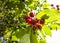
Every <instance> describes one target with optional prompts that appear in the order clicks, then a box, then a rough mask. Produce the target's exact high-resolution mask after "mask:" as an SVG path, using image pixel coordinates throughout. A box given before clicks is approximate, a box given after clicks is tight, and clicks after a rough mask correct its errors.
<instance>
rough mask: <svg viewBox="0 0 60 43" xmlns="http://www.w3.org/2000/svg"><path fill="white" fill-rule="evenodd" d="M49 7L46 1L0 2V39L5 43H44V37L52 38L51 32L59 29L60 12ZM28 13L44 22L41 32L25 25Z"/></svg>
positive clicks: (0, 0)
mask: <svg viewBox="0 0 60 43" xmlns="http://www.w3.org/2000/svg"><path fill="white" fill-rule="evenodd" d="M50 7H51V6H50V4H48V3H47V2H46V0H0V37H4V40H6V41H7V40H8V42H7V43H12V42H16V43H17V41H18V40H19V41H18V42H19V43H46V39H45V38H46V35H49V36H52V33H51V30H52V29H54V30H56V29H58V28H60V27H59V26H60V17H59V16H60V11H59V10H58V9H55V8H53V7H52V8H50ZM30 12H33V13H34V15H35V16H34V15H32V16H34V17H35V18H37V19H38V20H41V19H44V20H45V22H44V24H42V29H41V30H40V29H36V30H33V29H32V28H33V27H32V26H33V25H31V24H28V23H26V19H25V18H26V15H29V13H30ZM30 16H31V15H30Z"/></svg>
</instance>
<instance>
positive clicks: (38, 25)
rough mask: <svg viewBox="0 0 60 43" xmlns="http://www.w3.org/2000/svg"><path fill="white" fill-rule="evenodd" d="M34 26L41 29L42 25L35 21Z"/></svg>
mask: <svg viewBox="0 0 60 43" xmlns="http://www.w3.org/2000/svg"><path fill="white" fill-rule="evenodd" d="M34 27H35V28H38V29H42V26H41V25H40V24H38V23H36V24H35V25H34Z"/></svg>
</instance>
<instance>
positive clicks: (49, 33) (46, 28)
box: [42, 25, 52, 36]
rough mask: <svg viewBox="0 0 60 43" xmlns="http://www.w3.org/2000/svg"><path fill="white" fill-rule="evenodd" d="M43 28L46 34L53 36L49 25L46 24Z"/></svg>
mask: <svg viewBox="0 0 60 43" xmlns="http://www.w3.org/2000/svg"><path fill="white" fill-rule="evenodd" d="M42 29H43V30H44V32H45V33H46V35H49V36H52V33H51V30H50V28H49V27H48V26H46V25H44V26H43V28H42Z"/></svg>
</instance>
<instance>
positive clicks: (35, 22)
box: [25, 12, 45, 30]
mask: <svg viewBox="0 0 60 43" xmlns="http://www.w3.org/2000/svg"><path fill="white" fill-rule="evenodd" d="M34 16H35V14H34V13H33V12H30V13H29V15H27V16H25V18H26V23H28V24H31V25H32V30H36V29H39V30H41V29H42V25H43V24H44V23H45V19H37V18H34Z"/></svg>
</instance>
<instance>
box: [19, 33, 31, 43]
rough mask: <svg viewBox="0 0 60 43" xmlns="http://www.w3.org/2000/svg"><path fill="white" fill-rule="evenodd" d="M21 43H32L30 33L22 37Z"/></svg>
mask: <svg viewBox="0 0 60 43" xmlns="http://www.w3.org/2000/svg"><path fill="white" fill-rule="evenodd" d="M20 43H30V34H25V35H24V36H23V37H22V38H21V39H20Z"/></svg>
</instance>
